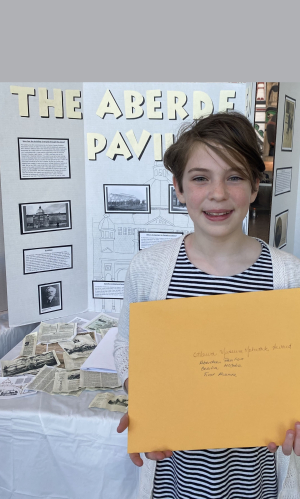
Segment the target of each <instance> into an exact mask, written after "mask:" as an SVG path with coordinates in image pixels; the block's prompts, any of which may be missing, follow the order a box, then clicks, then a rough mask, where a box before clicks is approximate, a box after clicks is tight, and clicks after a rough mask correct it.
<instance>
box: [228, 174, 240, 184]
mask: <svg viewBox="0 0 300 499" xmlns="http://www.w3.org/2000/svg"><path fill="white" fill-rule="evenodd" d="M229 180H233V181H234V182H237V181H238V180H243V179H242V177H238V176H237V175H233V176H232V177H230V178H229Z"/></svg>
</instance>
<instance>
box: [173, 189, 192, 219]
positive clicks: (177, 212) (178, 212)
mask: <svg viewBox="0 0 300 499" xmlns="http://www.w3.org/2000/svg"><path fill="white" fill-rule="evenodd" d="M168 186H169V189H168V210H169V213H172V215H188V214H189V212H188V211H187V210H186V211H172V210H171V197H172V196H171V190H172V188H173V189H174V191H175V187H174V185H173V184H168ZM176 197H177V196H176ZM177 199H178V198H177ZM178 201H179V200H178ZM179 202H180V201H179Z"/></svg>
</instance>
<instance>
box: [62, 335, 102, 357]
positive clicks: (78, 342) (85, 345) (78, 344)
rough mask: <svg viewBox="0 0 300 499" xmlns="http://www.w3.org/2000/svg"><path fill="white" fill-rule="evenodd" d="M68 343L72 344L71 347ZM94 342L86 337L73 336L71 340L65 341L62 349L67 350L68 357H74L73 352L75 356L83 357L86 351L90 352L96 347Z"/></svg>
mask: <svg viewBox="0 0 300 499" xmlns="http://www.w3.org/2000/svg"><path fill="white" fill-rule="evenodd" d="M69 344H72V346H71V347H69ZM96 346H97V345H96V343H95V342H93V341H88V340H87V339H86V338H84V337H81V338H79V339H78V338H77V339H76V338H75V339H74V340H73V341H72V342H71V341H69V342H65V345H64V347H63V348H64V350H65V351H66V352H67V354H68V355H70V357H72V356H73V357H74V354H76V357H79V356H82V357H84V356H85V355H86V354H87V353H89V352H92V350H94V349H95V348H96Z"/></svg>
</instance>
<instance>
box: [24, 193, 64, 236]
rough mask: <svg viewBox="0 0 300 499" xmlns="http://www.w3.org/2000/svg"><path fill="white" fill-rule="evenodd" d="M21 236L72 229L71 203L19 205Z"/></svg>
mask: <svg viewBox="0 0 300 499" xmlns="http://www.w3.org/2000/svg"><path fill="white" fill-rule="evenodd" d="M19 209H20V226H21V234H29V233H32V232H49V231H52V230H64V229H72V223H71V201H47V202H35V203H22V204H19Z"/></svg>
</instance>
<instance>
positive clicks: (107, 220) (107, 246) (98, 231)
mask: <svg viewBox="0 0 300 499" xmlns="http://www.w3.org/2000/svg"><path fill="white" fill-rule="evenodd" d="M171 183H172V177H171V174H170V173H169V172H168V171H167V170H166V169H165V167H164V166H163V165H160V164H158V163H155V164H154V166H153V176H152V178H151V179H150V180H148V181H146V182H144V184H143V185H146V184H148V185H150V198H151V213H142V212H141V213H109V214H107V213H106V214H105V213H104V210H103V218H102V219H101V220H100V221H99V220H95V219H94V220H93V221H92V232H93V280H95V281H124V280H125V276H126V272H127V269H128V266H129V264H130V262H131V260H132V258H133V257H134V255H135V254H136V253H138V251H139V241H138V232H141V231H145V232H151V231H152V232H179V231H180V232H182V233H184V234H187V233H188V232H192V231H193V230H194V225H193V222H192V220H191V219H190V217H189V215H188V214H186V213H180V212H178V213H169V208H168V202H169V201H168V189H169V184H171ZM94 306H95V310H96V311H98V312H104V311H106V312H116V313H118V312H120V310H121V307H122V300H120V299H107V298H106V299H94Z"/></svg>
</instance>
